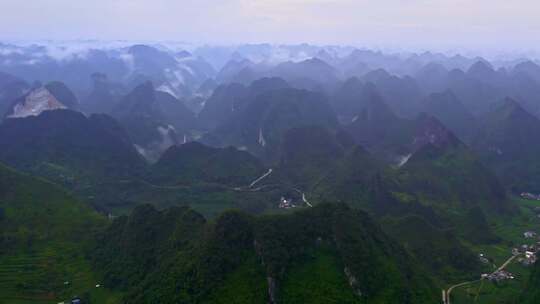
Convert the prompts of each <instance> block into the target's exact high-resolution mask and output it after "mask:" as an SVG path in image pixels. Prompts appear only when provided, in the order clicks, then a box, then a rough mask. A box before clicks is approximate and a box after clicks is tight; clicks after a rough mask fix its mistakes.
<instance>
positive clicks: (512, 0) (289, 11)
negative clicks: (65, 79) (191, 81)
mask: <svg viewBox="0 0 540 304" xmlns="http://www.w3.org/2000/svg"><path fill="white" fill-rule="evenodd" d="M539 38H540V0H373V1H366V0H213V1H211V0H0V39H9V40H31V39H53V40H73V39H102V40H113V39H125V40H154V41H159V40H181V41H189V42H195V43H200V42H207V43H221V44H223V43H240V42H271V43H299V42H308V43H316V44H352V45H364V46H379V47H381V46H383V47H403V48H409V47H424V48H438V49H440V48H459V47H466V48H470V49H503V50H511V49H517V50H520V49H526V50H537V51H538V50H539V49H540V39H539Z"/></svg>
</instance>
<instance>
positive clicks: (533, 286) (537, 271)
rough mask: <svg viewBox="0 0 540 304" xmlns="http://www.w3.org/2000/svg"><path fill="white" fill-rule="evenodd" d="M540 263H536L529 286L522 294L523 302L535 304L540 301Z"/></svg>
mask: <svg viewBox="0 0 540 304" xmlns="http://www.w3.org/2000/svg"><path fill="white" fill-rule="evenodd" d="M538 286H540V263H536V264H535V265H534V268H533V270H532V272H531V275H530V276H529V280H528V281H527V288H526V289H525V290H524V291H523V294H522V296H521V299H520V301H521V303H523V304H535V303H539V302H540V289H539V288H538Z"/></svg>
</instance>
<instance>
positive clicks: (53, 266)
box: [0, 247, 119, 304]
mask: <svg viewBox="0 0 540 304" xmlns="http://www.w3.org/2000/svg"><path fill="white" fill-rule="evenodd" d="M97 284H99V285H100V287H99V288H96V285H97ZM101 285H102V284H101V283H100V282H99V280H98V279H96V275H95V274H94V273H93V272H92V269H91V267H90V265H89V264H88V262H87V261H86V260H85V258H84V257H83V256H82V254H80V253H78V252H77V250H76V248H62V249H60V247H55V248H52V247H49V248H44V249H43V250H39V251H34V252H27V253H22V254H17V255H0V294H2V297H1V299H0V303H6V304H7V303H10V304H12V303H13V304H22V303H24V304H30V303H36V304H40V303H59V302H62V301H67V300H69V299H71V298H73V297H74V296H82V297H84V298H87V299H90V300H91V302H92V303H117V300H118V298H119V295H115V294H113V293H112V292H111V291H109V290H107V289H105V288H104V287H103V286H101Z"/></svg>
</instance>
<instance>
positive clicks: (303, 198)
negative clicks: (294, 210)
mask: <svg viewBox="0 0 540 304" xmlns="http://www.w3.org/2000/svg"><path fill="white" fill-rule="evenodd" d="M302 200H303V201H304V203H306V205H308V206H310V207H313V205H312V204H310V202H308V200H307V199H306V194H305V193H303V192H302Z"/></svg>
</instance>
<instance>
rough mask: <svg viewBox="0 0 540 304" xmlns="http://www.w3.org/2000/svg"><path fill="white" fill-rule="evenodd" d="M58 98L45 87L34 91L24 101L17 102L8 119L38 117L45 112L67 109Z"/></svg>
mask: <svg viewBox="0 0 540 304" xmlns="http://www.w3.org/2000/svg"><path fill="white" fill-rule="evenodd" d="M66 108H67V107H66V106H65V105H63V104H62V103H61V102H60V101H58V99H56V97H54V96H53V95H52V94H51V92H49V90H47V89H46V88H45V87H40V88H37V89H34V90H32V91H31V92H30V93H29V94H28V95H26V97H24V99H22V100H21V101H20V102H17V103H16V104H15V105H14V106H13V109H12V112H11V114H8V116H7V117H8V118H21V117H28V116H37V115H39V114H41V113H42V112H43V111H47V110H58V109H66Z"/></svg>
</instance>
